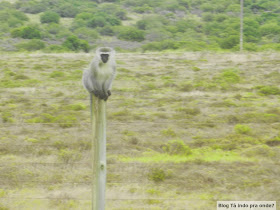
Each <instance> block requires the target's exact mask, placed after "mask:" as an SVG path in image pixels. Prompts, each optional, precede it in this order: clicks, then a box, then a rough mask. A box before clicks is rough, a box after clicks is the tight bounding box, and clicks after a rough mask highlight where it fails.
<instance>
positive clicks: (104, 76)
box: [83, 47, 116, 101]
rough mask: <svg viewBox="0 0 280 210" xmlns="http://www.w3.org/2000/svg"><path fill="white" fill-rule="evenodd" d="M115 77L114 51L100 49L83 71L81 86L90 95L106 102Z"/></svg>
mask: <svg viewBox="0 0 280 210" xmlns="http://www.w3.org/2000/svg"><path fill="white" fill-rule="evenodd" d="M115 77H116V61H115V50H114V49H113V48H110V47H100V48H98V49H97V50H96V55H95V57H94V58H93V59H92V61H91V63H90V66H89V67H88V68H87V69H85V70H84V73H83V85H84V87H85V88H86V89H87V91H88V92H89V93H90V96H91V97H92V94H94V95H95V96H96V97H98V98H100V99H103V100H104V101H106V100H107V99H108V97H109V96H110V95H111V87H112V82H113V80H114V78H115Z"/></svg>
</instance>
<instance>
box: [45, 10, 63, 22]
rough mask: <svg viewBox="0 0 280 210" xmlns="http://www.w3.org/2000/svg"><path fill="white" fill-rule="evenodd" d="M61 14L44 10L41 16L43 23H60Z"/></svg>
mask: <svg viewBox="0 0 280 210" xmlns="http://www.w3.org/2000/svg"><path fill="white" fill-rule="evenodd" d="M59 19H60V16H59V15H58V14H57V13H56V12H53V11H47V12H44V13H43V14H42V15H41V16H40V21H41V23H59Z"/></svg>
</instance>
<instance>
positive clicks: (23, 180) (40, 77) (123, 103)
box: [0, 52, 280, 210]
mask: <svg viewBox="0 0 280 210" xmlns="http://www.w3.org/2000/svg"><path fill="white" fill-rule="evenodd" d="M90 60H91V55H89V54H85V53H84V54H82V53H81V54H77V53H76V54H74V53H73V54H39V53H36V54H12V55H7V54H5V55H4V54H3V55H2V56H1V58H0V62H1V67H2V69H1V71H0V94H1V101H0V112H1V117H0V123H1V128H0V131H1V136H0V140H1V143H0V209H5V210H7V209H11V210H12V209H21V210H31V209H36V210H37V209H40V210H49V209H54V210H56V209H58V210H63V209H65V210H66V209H67V210H69V209H82V210H86V209H90V206H91V200H90V199H91V188H90V183H91V179H90V177H91V158H90V157H91V153H90V152H91V136H90V134H91V132H90V114H89V98H88V94H87V92H86V91H85V90H84V89H83V87H82V84H81V76H82V70H81V69H82V68H85V67H87V65H88V63H89V62H90ZM117 61H118V76H117V78H116V80H115V82H114V85H113V91H112V96H111V98H110V99H109V101H108V105H107V116H108V130H107V157H108V178H107V182H108V185H107V204H106V205H107V209H110V210H117V209H118V210H125V209H135V210H143V209H149V210H150V209H176V210H177V209H178V210H181V209H190V210H192V209H199V210H214V209H216V201H217V200H253V201H258V200H267V201H270V200H272V201H277V204H278V208H279V203H280V191H279V189H280V182H279V174H280V168H279V164H280V162H279V160H280V147H279V145H280V133H279V130H280V108H279V95H280V88H279V81H280V73H279V65H280V63H279V53H257V54H256V53H255V54H253V53H251V54H247V53H243V54H241V53H238V54H234V53H227V54H217V53H198V52H197V53H178V54H167V53H161V54H156V53H153V54H131V53H123V54H122V53H118V54H117Z"/></svg>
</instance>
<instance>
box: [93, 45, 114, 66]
mask: <svg viewBox="0 0 280 210" xmlns="http://www.w3.org/2000/svg"><path fill="white" fill-rule="evenodd" d="M96 55H97V56H98V57H99V58H100V60H101V61H102V62H103V63H107V62H108V61H110V60H111V59H114V55H115V50H114V49H113V48H111V47H100V48H98V49H97V50H96Z"/></svg>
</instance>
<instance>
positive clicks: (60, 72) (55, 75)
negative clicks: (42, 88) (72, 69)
mask: <svg viewBox="0 0 280 210" xmlns="http://www.w3.org/2000/svg"><path fill="white" fill-rule="evenodd" d="M64 75H65V74H64V72H62V71H53V72H52V73H51V74H50V78H57V77H64Z"/></svg>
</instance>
